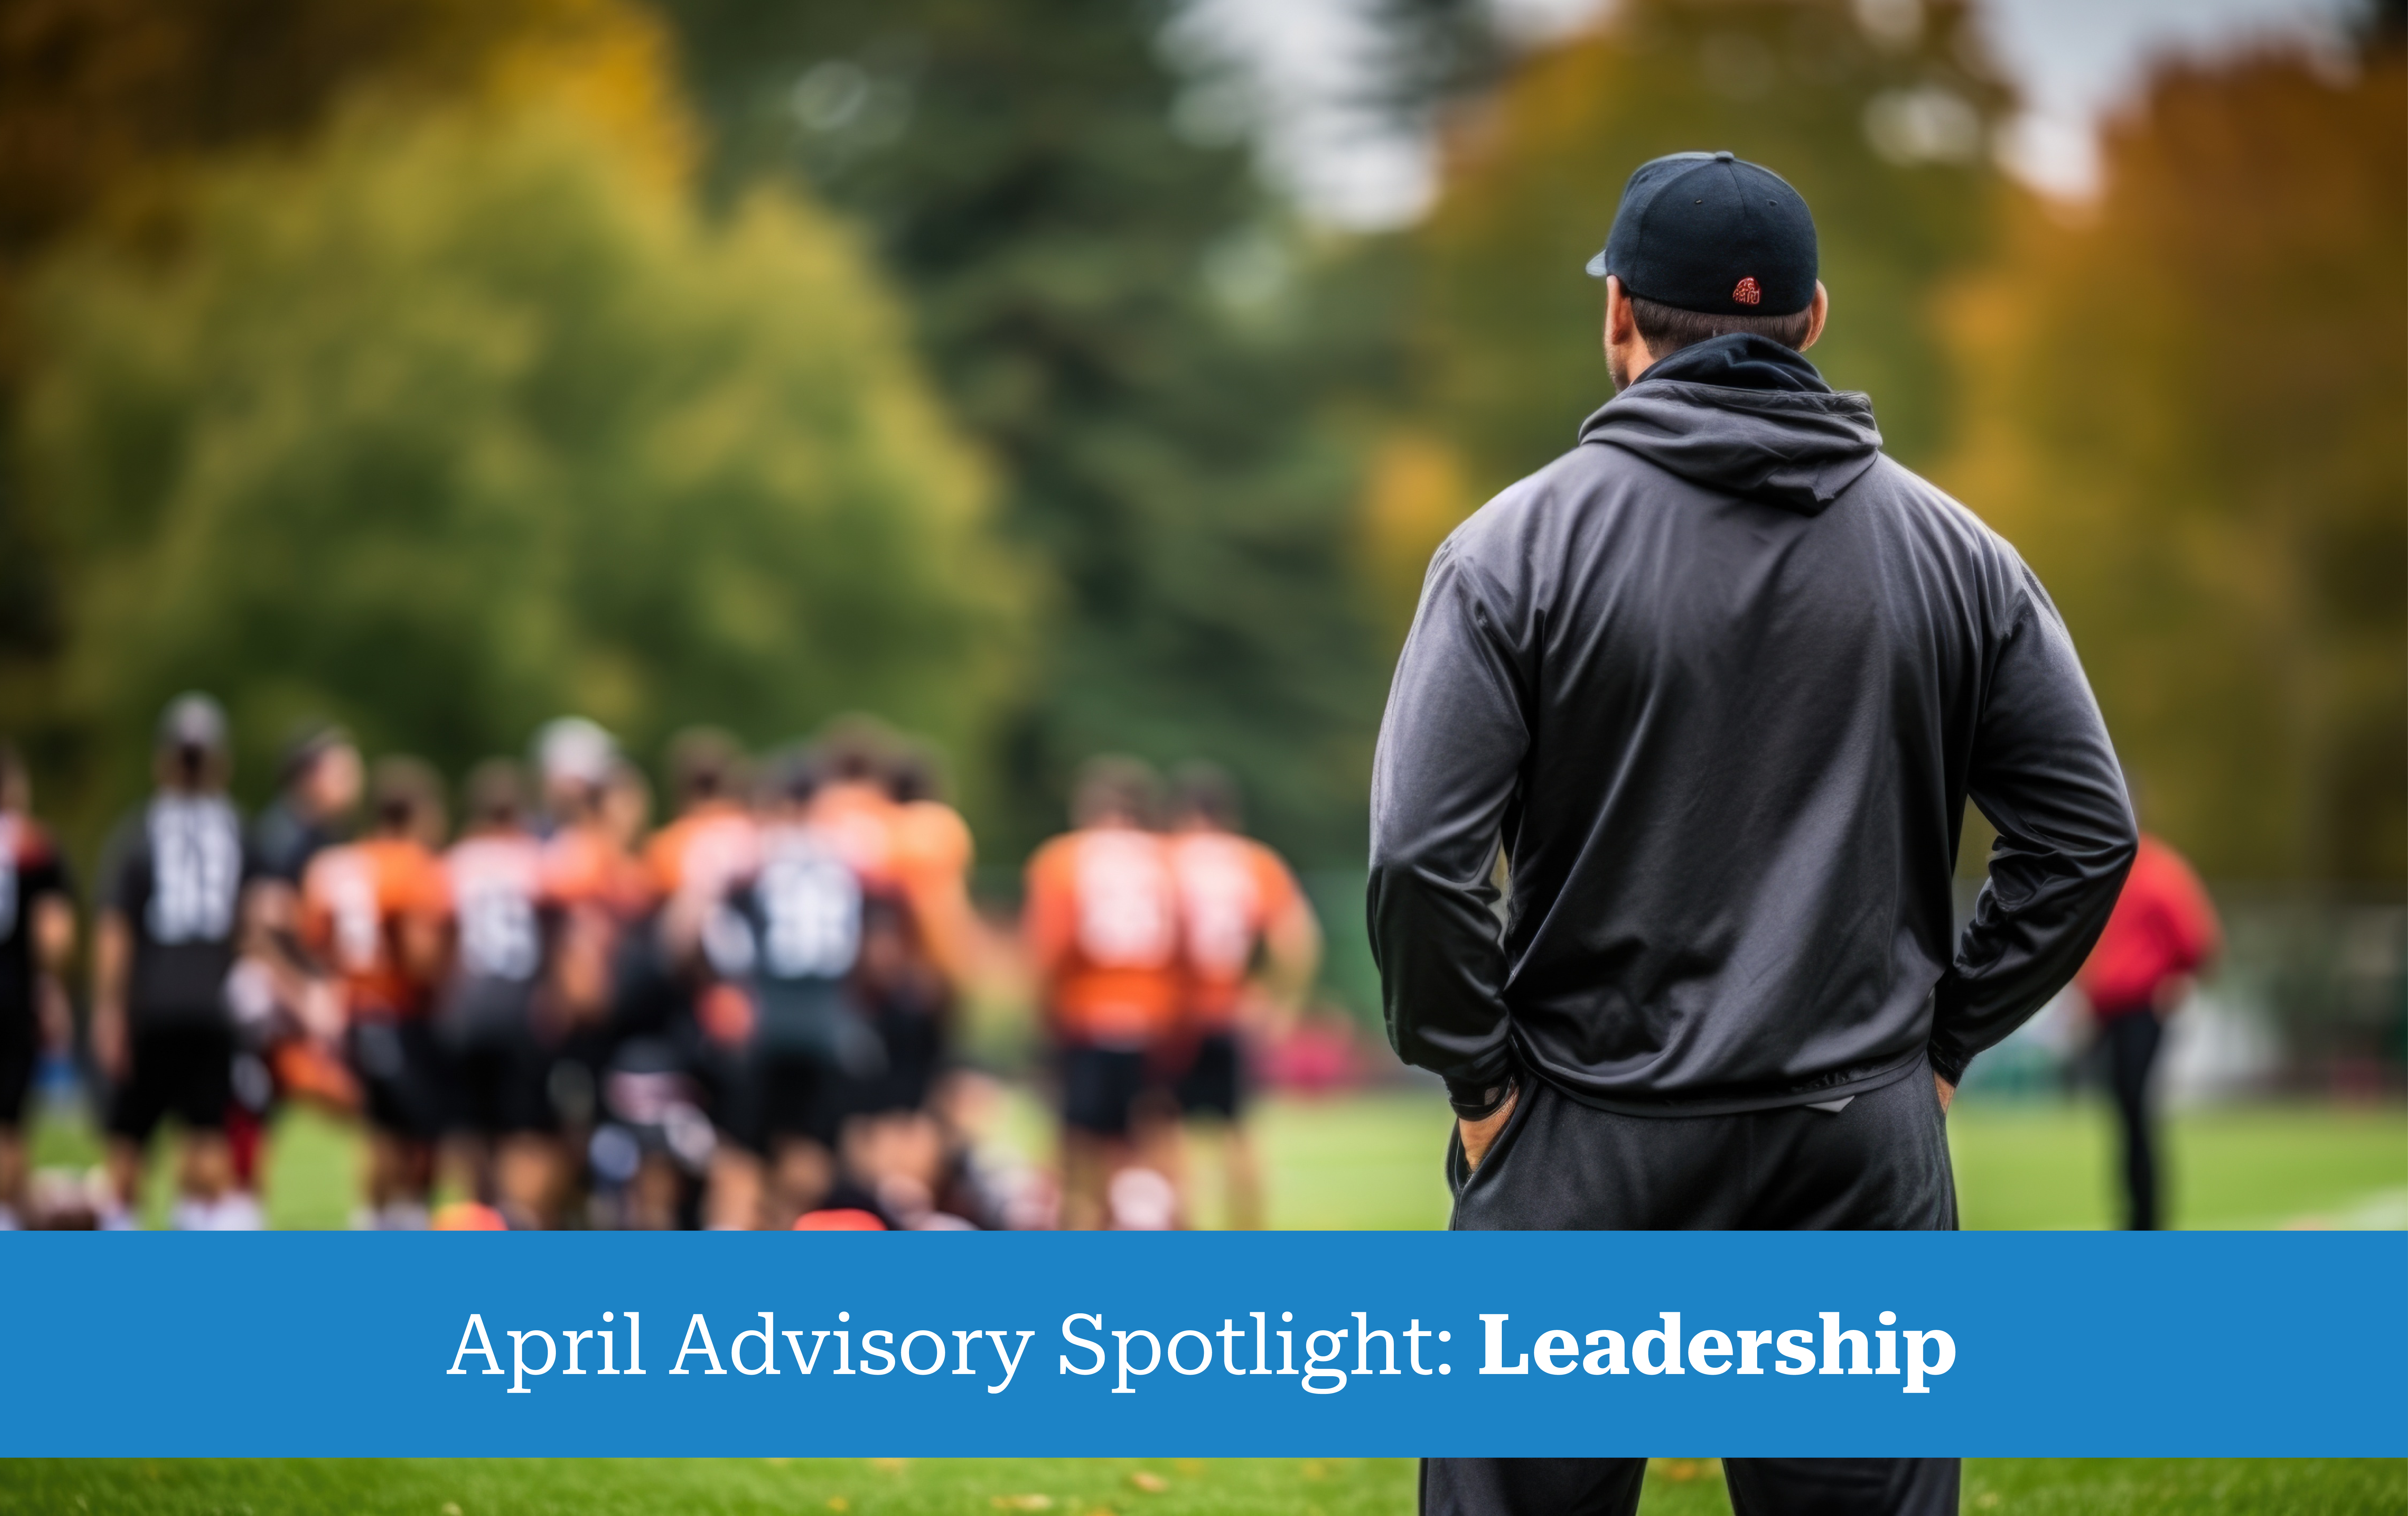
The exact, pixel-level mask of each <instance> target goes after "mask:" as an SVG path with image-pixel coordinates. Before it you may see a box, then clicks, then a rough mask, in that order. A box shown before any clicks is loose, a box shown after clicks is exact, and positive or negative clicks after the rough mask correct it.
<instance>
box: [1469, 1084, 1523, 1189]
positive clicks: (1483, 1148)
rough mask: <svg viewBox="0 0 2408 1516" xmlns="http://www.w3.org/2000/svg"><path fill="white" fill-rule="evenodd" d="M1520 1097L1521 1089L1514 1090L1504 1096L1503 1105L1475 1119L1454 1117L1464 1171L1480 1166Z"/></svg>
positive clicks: (1511, 1114)
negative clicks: (1461, 1139)
mask: <svg viewBox="0 0 2408 1516" xmlns="http://www.w3.org/2000/svg"><path fill="white" fill-rule="evenodd" d="M1521 1099H1522V1091H1520V1090H1514V1091H1513V1092H1512V1094H1510V1095H1508V1096H1506V1097H1505V1104H1504V1105H1499V1106H1498V1107H1497V1108H1496V1109H1495V1110H1493V1111H1490V1112H1489V1113H1488V1114H1487V1115H1486V1116H1484V1117H1482V1118H1481V1119H1479V1120H1477V1121H1467V1120H1465V1119H1462V1118H1461V1117H1457V1118H1456V1119H1455V1131H1456V1132H1458V1133H1461V1134H1462V1137H1463V1167H1464V1172H1466V1173H1469V1172H1471V1171H1472V1170H1474V1169H1477V1168H1478V1167H1480V1161H1481V1160H1482V1159H1484V1158H1486V1157H1487V1156H1488V1149H1489V1148H1491V1147H1493V1146H1495V1144H1496V1142H1497V1133H1499V1132H1502V1131H1504V1130H1505V1123H1506V1122H1507V1121H1510V1120H1512V1118H1513V1107H1514V1106H1515V1105H1518V1104H1520V1102H1521Z"/></svg>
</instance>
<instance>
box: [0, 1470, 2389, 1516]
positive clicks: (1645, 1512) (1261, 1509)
mask: <svg viewBox="0 0 2408 1516" xmlns="http://www.w3.org/2000/svg"><path fill="white" fill-rule="evenodd" d="M1412 1509H1413V1465H1412V1463H1411V1462H1410V1461H1407V1460H1403V1459H1353V1458H1325V1459H1272V1458H1246V1459H1226V1460H1211V1461H1205V1460H1197V1459H1168V1458H1155V1459H1136V1458H1097V1459H1036V1458H1032V1459H1011V1460H1005V1459H909V1460H907V1459H898V1458H882V1459H808V1458H796V1459H791V1460H790V1459H783V1458H771V1459H745V1460H718V1461H707V1462H698V1461H686V1460H682V1459H649V1460H626V1461H601V1460H577V1459H565V1460H557V1461H554V1460H533V1459H528V1460H520V1459H512V1460H480V1459H435V1460H408V1459H363V1460H356V1461H341V1460H331V1459H327V1460H299V1459H296V1460H282V1459H271V1460H261V1461H256V1462H251V1461H241V1460H231V1459H227V1460H220V1459H207V1460H194V1461H190V1462H184V1461H175V1460H123V1461H103V1462H71V1461H64V1460H62V1461H48V1460H44V1461H29V1462H24V1463H17V1464H10V1465H0V1516H10V1513H15V1512H20V1511H22V1512H28V1513H31V1512H36V1511H38V1512H42V1513H45V1516H49V1513H53V1512H65V1513H73V1516H84V1513H87V1512H89V1513H94V1516H97V1513H103V1512H128V1513H137V1516H152V1513H156V1516H282V1513H285V1512H294V1513H299V1512H319V1511H337V1510H340V1511H353V1512H361V1513H375V1516H384V1513H391V1516H501V1513H511V1516H555V1513H557V1516H588V1513H591V1516H614V1513H621V1512H624V1513H627V1516H638V1513H643V1516H650V1513H653V1512H663V1511H681V1512H683V1511H707V1512H711V1513H713V1516H751V1513H753V1512H762V1513H767V1512H772V1511H776V1512H792V1513H800V1512H812V1513H816V1512H821V1511H839V1512H858V1513H860V1516H989V1513H991V1512H995V1511H1007V1512H1009V1511H1054V1512H1058V1513H1060V1516H1100V1513H1105V1512H1110V1513H1111V1516H1140V1513H1142V1516H1220V1513H1231V1516H1235V1513H1241V1512H1242V1513H1247V1516H1372V1513H1375V1512H1377V1513H1381V1516H1402V1513H1404V1512H1409V1511H1411V1510H1412ZM1640 1509H1641V1512H1642V1516H1727V1513H1728V1512H1729V1510H1730V1502H1729V1501H1728V1499H1727V1497H1726V1496H1725V1495H1724V1494H1723V1483H1722V1478H1721V1474H1720V1471H1719V1469H1718V1468H1717V1467H1716V1465H1714V1463H1713V1460H1712V1459H1684V1458H1664V1459H1657V1460H1656V1462H1655V1463H1654V1464H1653V1465H1651V1466H1650V1468H1649V1470H1648V1479H1647V1489H1646V1494H1644V1495H1643V1496H1642V1497H1641V1504H1640ZM1964 1509H1965V1510H1966V1511H1967V1512H1968V1513H1970V1516H1989V1513H1991V1512H1994V1511H1995V1512H1999V1513H2000V1516H2022V1513H2027V1512H2028V1513H2031V1516H2091V1513H2099V1516H2110V1513H2113V1516H2157V1513H2168V1516H2171V1513H2173V1512H2186V1511H2200V1510H2207V1511H2217V1512H2260V1511H2263V1512H2281V1513H2285V1516H2360V1513H2380V1512H2397V1511H2408V1464H2403V1463H2401V1462H2396V1461H2385V1460H2373V1459H2366V1460H2311V1459H2299V1460H2288V1459H1975V1460H1971V1461H1970V1462H1969V1463H1968V1464H1967V1465H1966V1468H1965V1503H1964Z"/></svg>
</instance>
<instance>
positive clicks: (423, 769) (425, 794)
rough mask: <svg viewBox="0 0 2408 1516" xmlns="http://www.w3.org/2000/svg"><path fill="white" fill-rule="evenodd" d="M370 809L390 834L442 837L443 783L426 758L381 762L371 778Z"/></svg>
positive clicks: (392, 758) (399, 756)
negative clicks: (425, 833)
mask: <svg viewBox="0 0 2408 1516" xmlns="http://www.w3.org/2000/svg"><path fill="white" fill-rule="evenodd" d="M368 808H369V810H370V811H371V812H373V813H374V814H375V816H376V818H377V825H379V826H380V827H382V828H384V829H386V830H404V829H407V830H411V831H423V832H427V833H440V832H441V831H442V830H443V780H442V778H441V776H440V775H438V774H437V773H436V772H435V770H434V768H433V767H432V766H431V765H429V764H428V763H427V762H426V761H425V760H424V759H423V758H410V757H409V756H408V755H406V754H401V753H394V754H391V755H389V756H387V757H385V758H379V759H377V761H376V768H375V769H374V770H372V771H371V772H369V774H368Z"/></svg>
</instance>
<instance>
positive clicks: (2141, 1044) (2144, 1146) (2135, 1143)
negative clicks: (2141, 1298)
mask: <svg viewBox="0 0 2408 1516" xmlns="http://www.w3.org/2000/svg"><path fill="white" fill-rule="evenodd" d="M2165 1035H2166V1024H2165V1023H2164V1022H2163V1021H2160V1020H2158V1019H2157V1013H2156V1012H2154V1011H2147V1010H2141V1011H2129V1012H2127V1013H2125V1014H2124V1015H2122V1016H2115V1017H2110V1018H2107V1020H2105V1021H2104V1022H2102V1023H2100V1028H2099V1040H2100V1041H2101V1042H2103V1043H2105V1044H2106V1045H2107V1085H2108V1088H2109V1089H2110V1090H2114V1093H2115V1112H2116V1114H2117V1115H2118V1116H2119V1117H2121V1118H2122V1119H2123V1123H2124V1207H2125V1208H2124V1224H2125V1225H2126V1226H2127V1227H2129V1228H2130V1229H2131V1230H2133V1231H2135V1232H2155V1231H2156V1230H2157V1140H2156V1137H2155V1135H2154V1131H2153V1129H2154V1127H2155V1124H2156V1123H2155V1121H2154V1120H2153V1119H2152V1118H2151V1116H2150V1114H2149V1070H2150V1069H2151V1068H2152V1067H2154V1066H2155V1065H2156V1063H2157V1046H2158V1044H2160V1043H2162V1042H2163V1041H2165Z"/></svg>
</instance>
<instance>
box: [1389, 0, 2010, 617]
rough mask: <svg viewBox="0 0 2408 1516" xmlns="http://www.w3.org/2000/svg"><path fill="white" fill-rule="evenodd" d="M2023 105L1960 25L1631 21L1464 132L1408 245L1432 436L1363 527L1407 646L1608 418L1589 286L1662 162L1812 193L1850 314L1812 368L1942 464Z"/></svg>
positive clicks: (1759, 19) (1519, 78)
mask: <svg viewBox="0 0 2408 1516" xmlns="http://www.w3.org/2000/svg"><path fill="white" fill-rule="evenodd" d="M2009 103H2010V102H2009V97H2008V94H2007V91H2006V89H2005V87H2004V86H2003V85H2002V84H2001V83H2000V80H1999V77H1998V75H1997V73H1996V72H1995V70H1994V69H1993V68H1992V66H1991V65H1990V64H1989V62H1988V61H1987V59H1986V58H1985V56H1984V54H1983V51H1982V46H1981V43H1980V39H1979V35H1978V31H1977V28H1976V27H1975V25H1974V21H1973V16H1972V12H1971V7H1970V6H1969V5H1967V4H1965V3H1963V0H1928V3H1927V0H1855V3H1850V0H1728V3H1722V4H1713V5H1700V4H1694V3H1689V0H1629V3H1627V4H1625V5H1620V6H1617V7H1613V11H1612V12H1611V13H1610V15H1609V16H1608V17H1607V19H1606V20H1605V21H1603V22H1600V23H1599V24H1598V26H1597V27H1595V28H1594V29H1592V30H1590V31H1588V32H1586V33H1584V34H1581V35H1578V36H1573V37H1571V38H1569V39H1567V40H1565V41H1563V42H1561V43H1558V44H1556V45H1555V46H1552V47H1549V48H1546V49H1543V50H1541V51H1538V52H1535V53H1533V54H1531V55H1530V56H1528V57H1527V58H1525V59H1523V60H1522V61H1521V62H1520V63H1519V65H1517V66H1515V67H1513V68H1512V69H1511V70H1510V71H1509V72H1508V74H1507V75H1506V76H1505V78H1504V79H1503V80H1502V82H1501V83H1500V84H1499V86H1498V88H1497V89H1496V90H1495V91H1494V92H1492V93H1490V94H1487V95H1485V96H1484V97H1482V98H1479V99H1476V100H1473V101H1470V102H1468V103H1467V104H1466V105H1464V106H1463V107H1461V108H1459V109H1458V110H1457V111H1456V112H1455V115H1454V118H1453V121H1452V123H1451V126H1450V129H1449V131H1448V133H1447V134H1446V137H1445V139H1444V140H1445V147H1446V166H1445V176H1444V187H1443V190H1442V193H1441V198H1440V201H1439V204H1438V207H1437V209H1436V210H1435V212H1434V213H1433V214H1432V216H1431V217H1430V219H1429V221H1428V222H1427V223H1426V225H1424V226H1423V227H1422V228H1421V229H1420V230H1419V231H1418V232H1417V233H1416V235H1415V244H1416V249H1417V252H1418V253H1419V262H1420V266H1421V279H1420V282H1419V286H1418V289H1417V290H1416V292H1415V295H1414V297H1413V302H1412V321H1413V336H1414V340H1415V343H1416V351H1415V354H1414V365H1415V368H1416V370H1417V372H1418V373H1419V374H1420V375H1421V376H1422V377H1423V380H1424V383H1423V385H1422V387H1421V393H1420V394H1419V395H1418V396H1417V397H1415V404H1414V407H1413V413H1414V416H1415V424H1414V425H1413V426H1411V427H1408V428H1400V429H1399V431H1398V437H1397V440H1396V441H1395V442H1394V443H1393V444H1392V447H1391V450H1390V451H1389V452H1388V453H1386V454H1384V455H1383V457H1382V459H1381V460H1380V462H1379V464H1378V466H1377V467H1375V468H1374V469H1372V470H1371V472H1370V474H1369V496H1368V498H1366V500H1365V502H1364V519H1363V526H1364V529H1365V530H1366V532H1367V533H1368V535H1369V544H1368V547H1367V553H1368V556H1369V560H1370V561H1371V562H1373V563H1374V564H1385V565H1388V566H1389V568H1388V570H1387V579H1386V583H1385V585H1384V590H1383V599H1384V601H1385V603H1386V604H1387V605H1388V606H1389V607H1390V608H1391V612H1390V617H1391V623H1392V630H1393V632H1394V633H1395V634H1397V635H1401V633H1402V629H1403V623H1404V618H1405V617H1406V616H1407V615H1409V614H1410V612H1411V608H1412V600H1413V596H1414V593H1415V591H1416V590H1417V588H1418V586H1419V584H1420V578H1421V570H1422V567H1423V565H1424V564H1425V563H1426V561H1427V558H1428V556H1429V553H1430V550H1431V549H1432V548H1434V547H1435V546H1436V545H1437V543H1438V541H1439V539H1440V537H1441V536H1442V535H1443V534H1444V532H1445V531H1446V529H1448V528H1449V527H1452V526H1453V525H1454V524H1455V522H1456V521H1458V520H1460V519H1461V518H1462V517H1463V516H1464V515H1465V514H1467V513H1469V512H1470V511H1471V510H1472V509H1473V508H1474V507H1476V506H1477V505H1478V504H1479V503H1480V502H1481V500H1483V499H1484V498H1487V497H1488V496H1489V495H1491V494H1493V493H1494V492H1495V491H1497V490H1498V489H1500V488H1502V487H1503V486H1504V485H1505V484H1508V483H1510V482H1512V480H1513V479H1515V478H1517V477H1519V476H1521V475H1522V474H1525V473H1527V472H1529V471H1530V470H1531V469H1536V468H1538V467H1539V466H1540V465H1541V464H1543V463H1545V462H1546V461H1547V460H1548V459H1549V458H1552V457H1554V456H1555V455H1556V454H1558V453H1561V452H1563V451H1564V450H1565V449H1566V448H1568V447H1570V445H1571V444H1572V440H1573V436H1574V433H1575V431H1576V429H1577V428H1578V426H1579V424H1580V421H1581V418H1582V417H1583V416H1584V415H1586V414H1587V413H1588V412H1589V411H1592V410H1594V409H1595V408H1596V407H1597V406H1598V405H1599V404H1602V403H1603V402H1604V401H1605V399H1606V398H1607V397H1609V396H1610V394H1611V393H1612V391H1611V386H1610V384H1609V382H1608V380H1607V378H1606V371H1605V361H1604V358H1603V355H1602V354H1601V353H1600V352H1599V344H1598V327H1599V325H1601V312H1602V310H1603V308H1604V299H1603V296H1602V293H1601V291H1600V289H1599V286H1598V283H1597V282H1595V281H1593V280H1590V279H1589V278H1587V277H1586V276H1585V275H1584V273H1583V271H1582V266H1583V265H1584V263H1585V262H1586V261H1587V260H1588V258H1589V257H1590V255H1592V254H1593V253H1596V252H1597V250H1598V248H1599V247H1601V246H1602V245H1604V242H1605V235H1606V232H1607V230H1608V229H1609V227H1610V226H1611V225H1612V224H1613V209H1614V202H1615V200H1616V198H1617V197H1618V196H1619V195H1620V194H1621V191H1622V185H1623V182H1624V180H1626V179H1627V178H1628V177H1629V174H1630V171H1631V170H1632V169H1633V168H1636V167H1637V166H1639V165H1640V164H1641V163H1643V162H1645V161H1646V160H1647V159H1649V158H1653V157H1656V156H1657V155H1659V154H1662V153H1666V152H1684V151H1689V150H1695V149H1704V150H1713V149H1721V148H1728V149H1730V150H1731V151H1732V152H1737V153H1739V154H1740V155H1741V156H1742V157H1744V158H1749V159H1753V160H1755V161H1756V162H1758V163H1762V164H1764V165H1766V166H1768V167H1770V168H1772V169H1773V170H1775V171H1776V172H1778V173H1780V174H1781V175H1782V176H1783V177H1784V178H1785V179H1786V180H1789V181H1790V182H1791V183H1792V184H1794V185H1796V186H1797V188H1798V190H1799V193H1800V194H1802V195H1804V196H1805V197H1806V199H1807V202H1808V203H1809V204H1810V205H1812V206H1813V210H1814V219H1815V224H1816V228H1817V230H1818V232H1819V234H1820V239H1821V248H1822V269H1823V279H1824V282H1825V283H1827V284H1828V286H1829V287H1830V291H1831V323H1830V327H1829V330H1828V333H1827V334H1826V335H1825V337H1824V339H1823V341H1822V343H1821V344H1820V345H1819V346H1818V347H1816V349H1815V350H1814V354H1813V355H1814V360H1815V362H1816V363H1817V364H1819V365H1820V366H1822V368H1823V369H1824V372H1825V373H1826V374H1827V375H1828V377H1829V378H1830V380H1831V382H1832V383H1835V384H1838V385H1841V386H1842V387H1845V388H1855V389H1863V390H1867V391H1869V392H1871V395H1872V397H1873V400H1874V403H1875V407H1876V409H1877V411H1878V412H1879V414H1880V417H1881V423H1882V432H1883V436H1884V438H1885V443H1886V446H1887V447H1888V449H1889V451H1890V452H1891V453H1893V454H1894V455H1897V456H1898V457H1899V458H1900V459H1901V460H1902V461H1904V462H1906V463H1908V464H1910V465H1915V466H1922V465H1927V464H1928V462H1929V461H1930V460H1931V459H1933V458H1934V457H1935V456H1937V455H1938V454H1939V452H1940V450H1941V448H1942V444H1943V443H1944V441H1945V440H1946V438H1947V434H1948V428H1949V425H1950V423H1951V421H1952V419H1953V417H1954V415H1955V411H1956V404H1955V400H1954V395H1955V383H1954V379H1953V375H1952V372H1951V369H1950V367H1949V362H1948V357H1947V354H1946V352H1945V349H1944V345H1943V343H1942V337H1941V333H1940V331H1939V329H1938V325H1937V323H1936V322H1935V321H1934V320H1933V311H1932V298H1933V295H1934V292H1935V290H1936V289H1937V288H1939V287H1940V285H1941V284H1942V282H1944V281H1945V280H1946V279H1948V278H1949V277H1950V276H1951V275H1953V274H1956V273H1957V272H1959V271H1961V270H1962V269H1963V268H1964V267H1967V266H1968V265H1969V264H1970V263H1971V262H1972V261H1973V260H1974V259H1976V258H1977V257H1979V256H1980V255H1982V254H1983V253H1985V251H1986V250H1987V248H1988V246H1989V244H1990V239H1991V236H1992V226H1993V224H1994V219H1993V217H1992V215H1991V211H1990V208H1991V205H1992V201H1993V197H1994V195H1995V186H1996V183H1997V180H1998V175H1997V171H1996V169H1995V168H1994V167H1993V166H1992V163H1991V157H1990V152H1989V141H1990V133H1991V128H1992V125H1993V123H1995V122H1996V121H1997V120H1998V118H1999V117H2000V114H2001V113H2002V112H2003V111H2004V110H2005V109H2006V108H2007V106H2008V105H2009ZM1450 480H1451V481H1453V482H1455V487H1456V488H1458V489H1459V491H1460V493H1458V494H1456V495H1455V497H1454V498H1452V499H1451V500H1449V501H1447V502H1445V503H1444V504H1443V505H1441V503H1440V502H1439V498H1438V497H1436V496H1434V495H1433V494H1432V491H1433V490H1434V489H1440V488H1442V487H1443V486H1445V484H1447V482H1448V481H1450ZM1390 492H1400V493H1397V494H1395V496H1394V498H1390Z"/></svg>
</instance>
